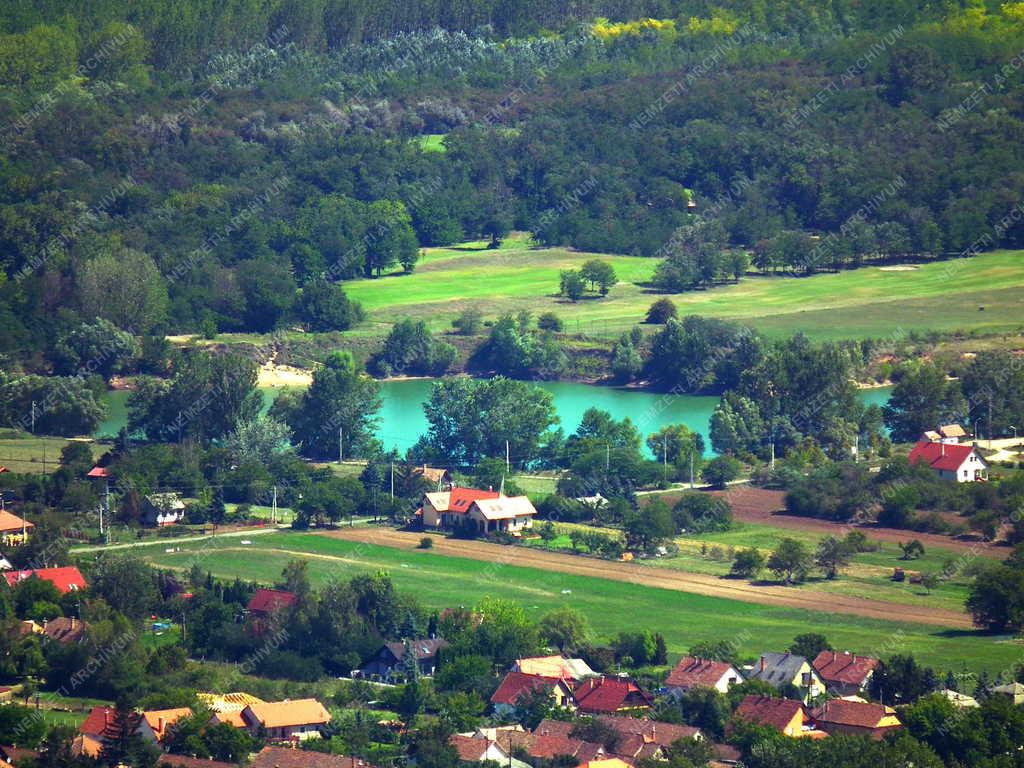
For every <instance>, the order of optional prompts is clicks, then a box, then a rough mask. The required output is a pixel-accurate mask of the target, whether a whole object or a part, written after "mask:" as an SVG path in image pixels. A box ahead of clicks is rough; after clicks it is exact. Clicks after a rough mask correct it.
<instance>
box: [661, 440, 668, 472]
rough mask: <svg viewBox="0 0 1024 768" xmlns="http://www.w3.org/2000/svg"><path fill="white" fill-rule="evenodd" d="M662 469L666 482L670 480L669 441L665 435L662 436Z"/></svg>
mask: <svg viewBox="0 0 1024 768" xmlns="http://www.w3.org/2000/svg"><path fill="white" fill-rule="evenodd" d="M661 468H662V474H663V475H664V476H665V480H668V440H667V439H666V437H665V435H664V434H662V436H661Z"/></svg>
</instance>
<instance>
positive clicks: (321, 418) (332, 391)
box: [270, 352, 381, 458]
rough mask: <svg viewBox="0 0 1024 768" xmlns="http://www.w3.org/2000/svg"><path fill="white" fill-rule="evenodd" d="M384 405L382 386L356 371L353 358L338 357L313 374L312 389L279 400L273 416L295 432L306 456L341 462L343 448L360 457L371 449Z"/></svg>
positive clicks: (272, 411)
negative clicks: (296, 395)
mask: <svg viewBox="0 0 1024 768" xmlns="http://www.w3.org/2000/svg"><path fill="white" fill-rule="evenodd" d="M380 405H381V400H380V385H379V384H378V383H377V382H375V381H374V380H373V379H371V378H369V377H368V376H365V375H361V374H359V373H358V372H357V371H356V368H355V363H354V361H353V360H352V355H351V354H350V353H348V352H334V353H332V354H331V355H329V356H328V357H327V359H326V360H325V361H324V365H323V367H322V368H318V369H316V370H315V371H314V372H313V383H312V384H310V386H309V389H307V390H306V391H305V392H303V393H302V394H301V395H300V396H298V397H296V398H287V397H285V396H283V395H282V396H281V397H278V399H277V401H276V402H275V403H274V405H273V406H272V407H271V409H270V416H271V417H272V418H275V419H277V420H279V421H283V422H284V423H285V424H287V425H288V426H289V427H290V428H291V431H292V434H293V435H294V437H295V439H296V440H298V441H300V443H299V450H300V452H301V453H302V454H303V455H305V456H310V457H314V458H327V457H336V456H338V451H339V448H340V449H341V450H342V451H344V453H345V454H346V455H349V456H353V455H355V456H358V455H360V453H363V452H365V451H367V450H368V448H369V447H370V442H371V440H372V438H373V430H374V428H375V425H376V421H377V412H378V411H379V410H380ZM339 440H340V441H341V445H340V446H339Z"/></svg>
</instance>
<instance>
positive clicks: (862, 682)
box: [811, 651, 879, 696]
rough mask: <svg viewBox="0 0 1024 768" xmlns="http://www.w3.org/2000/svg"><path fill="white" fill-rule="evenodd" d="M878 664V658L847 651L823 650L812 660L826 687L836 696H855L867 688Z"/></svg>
mask: <svg viewBox="0 0 1024 768" xmlns="http://www.w3.org/2000/svg"><path fill="white" fill-rule="evenodd" d="M878 664H879V661H878V659H872V658H871V657H869V656H857V655H856V654H853V653H849V652H846V651H844V652H842V653H839V652H838V651H822V652H821V653H819V654H818V655H817V656H815V657H814V661H812V662H811V666H813V667H814V671H815V672H817V673H818V677H820V678H821V679H822V680H823V681H824V682H825V687H826V688H828V690H829V691H830V692H831V693H833V694H835V695H836V696H853V695H856V694H858V693H860V692H861V691H863V690H865V689H866V688H867V687H868V683H869V682H870V680H871V675H872V674H874V671H875V669H876V668H877V667H878Z"/></svg>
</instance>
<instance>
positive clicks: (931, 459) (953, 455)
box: [907, 440, 987, 472]
mask: <svg viewBox="0 0 1024 768" xmlns="http://www.w3.org/2000/svg"><path fill="white" fill-rule="evenodd" d="M974 452H975V451H974V447H973V446H971V445H961V444H957V443H931V442H927V441H924V440H922V441H921V442H919V443H918V444H917V445H915V446H914V449H913V450H912V451H911V452H910V456H908V457H907V460H908V461H909V462H910V463H911V464H918V463H922V464H927V465H928V466H930V467H931V468H932V469H935V470H943V471H946V472H956V471H957V470H958V469H959V468H960V467H961V466H962V465H963V463H964V462H965V461H967V459H968V458H969V457H970V456H971V454H972V453H974ZM978 463H979V464H980V465H981V466H982V467H985V466H987V465H986V464H985V460H984V459H982V458H981V456H978Z"/></svg>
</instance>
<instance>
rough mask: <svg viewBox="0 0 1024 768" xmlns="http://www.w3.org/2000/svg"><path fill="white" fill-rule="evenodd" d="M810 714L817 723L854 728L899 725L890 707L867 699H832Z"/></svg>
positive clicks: (894, 711) (894, 712)
mask: <svg viewBox="0 0 1024 768" xmlns="http://www.w3.org/2000/svg"><path fill="white" fill-rule="evenodd" d="M812 715H813V717H814V719H815V720H817V721H818V722H819V723H824V724H834V725H846V726H852V727H855V728H886V727H889V728H893V727H899V726H900V725H901V723H900V721H899V719H898V718H897V717H896V710H894V709H893V708H892V707H886V706H883V705H882V704H872V703H871V702H867V701H850V700H849V699H832V700H830V701H826V702H825V703H824V704H822V705H821V706H820V707H818V708H817V709H815V710H814V711H813V713H812Z"/></svg>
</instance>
